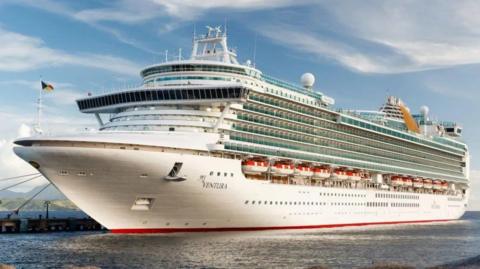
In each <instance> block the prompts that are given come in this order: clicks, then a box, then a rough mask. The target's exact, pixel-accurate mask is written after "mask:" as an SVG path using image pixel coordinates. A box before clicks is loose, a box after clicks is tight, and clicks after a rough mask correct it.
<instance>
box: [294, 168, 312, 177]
mask: <svg viewBox="0 0 480 269" xmlns="http://www.w3.org/2000/svg"><path fill="white" fill-rule="evenodd" d="M295 174H297V175H299V176H301V177H311V176H313V169H312V168H311V167H309V166H305V165H297V167H295Z"/></svg>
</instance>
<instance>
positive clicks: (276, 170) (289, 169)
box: [271, 163, 295, 176]
mask: <svg viewBox="0 0 480 269" xmlns="http://www.w3.org/2000/svg"><path fill="white" fill-rule="evenodd" d="M271 169H272V173H273V174H275V175H280V176H288V175H292V174H293V173H294V172H295V166H293V164H287V163H275V164H274V165H272V167H271Z"/></svg>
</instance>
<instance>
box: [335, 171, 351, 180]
mask: <svg viewBox="0 0 480 269" xmlns="http://www.w3.org/2000/svg"><path fill="white" fill-rule="evenodd" d="M332 176H333V178H334V179H340V180H346V179H348V176H347V172H346V171H345V170H343V169H335V170H333V173H332Z"/></svg>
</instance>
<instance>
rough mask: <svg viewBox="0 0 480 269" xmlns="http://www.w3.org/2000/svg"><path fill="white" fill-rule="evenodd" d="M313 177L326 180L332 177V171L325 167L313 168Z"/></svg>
mask: <svg viewBox="0 0 480 269" xmlns="http://www.w3.org/2000/svg"><path fill="white" fill-rule="evenodd" d="M313 177H314V178H320V179H325V178H329V177H330V170H329V169H328V168H325V167H323V168H322V167H314V168H313Z"/></svg>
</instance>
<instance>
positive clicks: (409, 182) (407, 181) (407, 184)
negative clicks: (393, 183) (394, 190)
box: [403, 177, 413, 186]
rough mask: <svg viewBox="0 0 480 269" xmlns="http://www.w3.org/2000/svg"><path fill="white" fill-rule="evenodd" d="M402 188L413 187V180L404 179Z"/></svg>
mask: <svg viewBox="0 0 480 269" xmlns="http://www.w3.org/2000/svg"><path fill="white" fill-rule="evenodd" d="M403 186H413V180H412V179H411V178H409V177H404V178H403Z"/></svg>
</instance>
